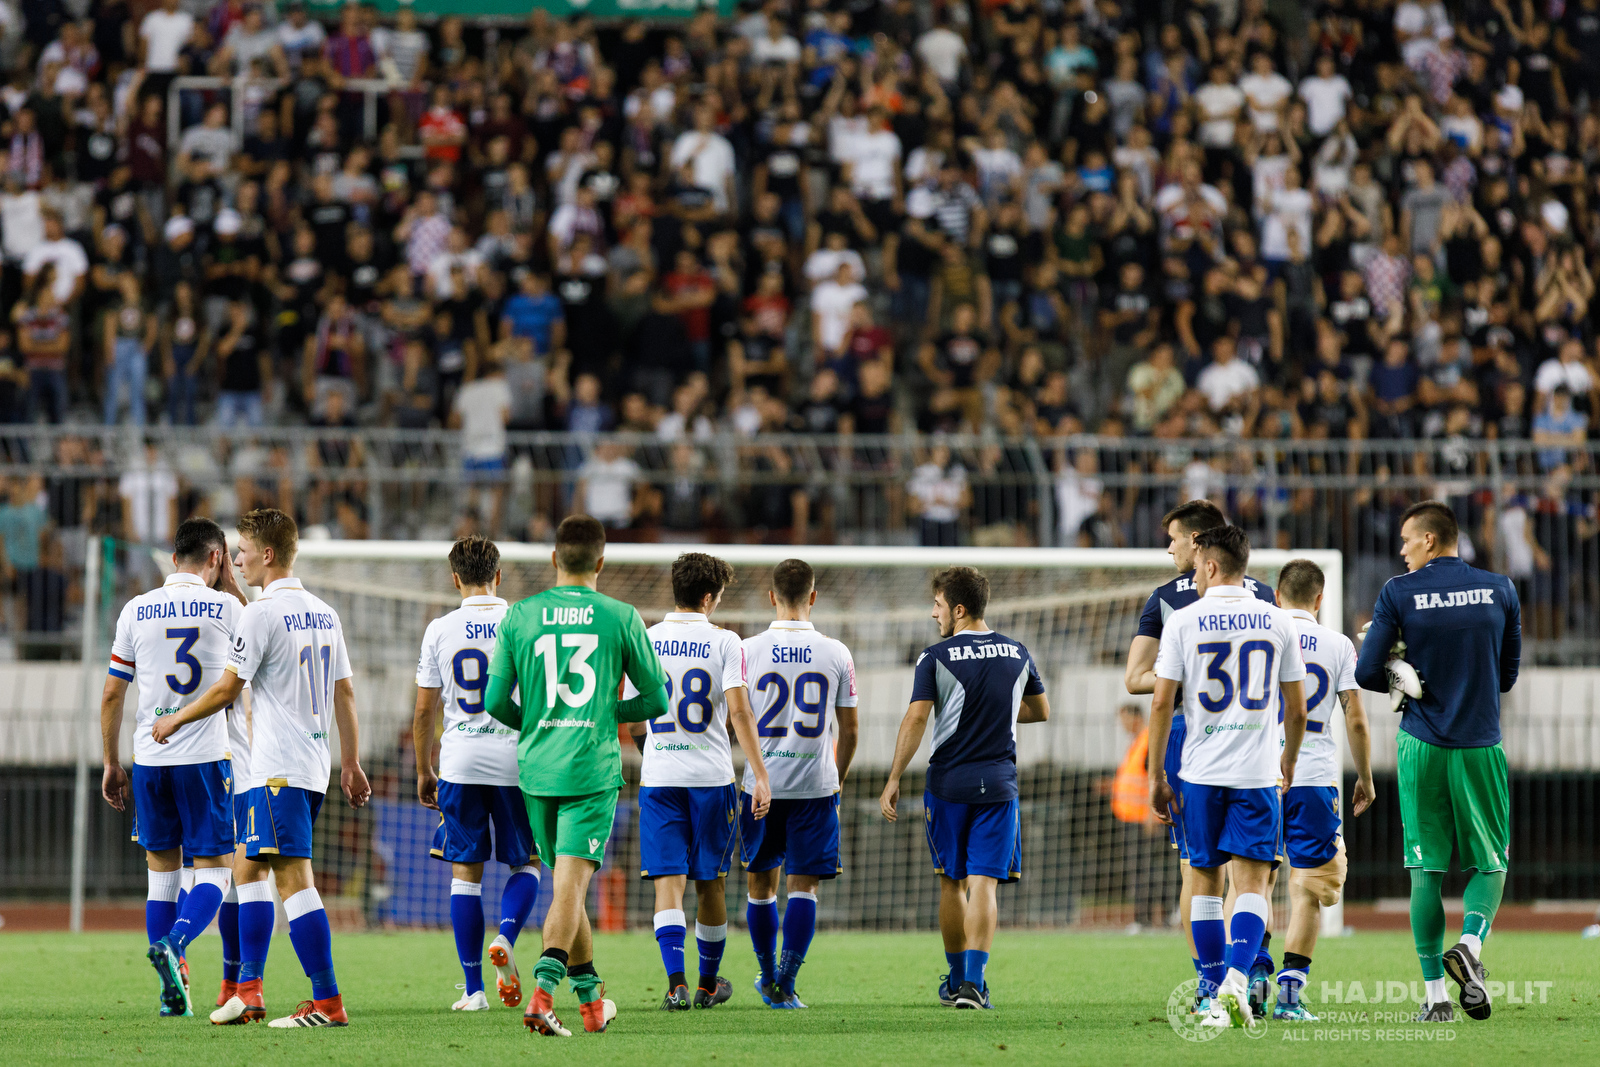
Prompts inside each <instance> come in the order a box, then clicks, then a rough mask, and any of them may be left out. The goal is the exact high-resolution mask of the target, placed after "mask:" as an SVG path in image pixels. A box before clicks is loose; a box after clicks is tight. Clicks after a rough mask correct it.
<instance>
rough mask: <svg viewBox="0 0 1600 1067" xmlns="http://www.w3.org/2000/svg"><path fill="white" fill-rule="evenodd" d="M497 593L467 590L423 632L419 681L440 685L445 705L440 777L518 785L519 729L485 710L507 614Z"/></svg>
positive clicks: (424, 685)
mask: <svg viewBox="0 0 1600 1067" xmlns="http://www.w3.org/2000/svg"><path fill="white" fill-rule="evenodd" d="M506 607H507V605H506V602H505V601H504V600H501V599H500V598H499V597H497V596H469V597H467V598H466V599H465V600H463V601H462V602H461V606H460V607H459V608H457V609H456V610H454V611H452V612H451V613H450V614H448V615H444V616H441V617H439V618H437V619H434V620H433V621H432V622H430V623H429V624H428V629H427V631H426V632H425V633H424V634H423V635H422V655H421V656H419V657H418V659H417V685H418V686H419V687H421V688H424V689H438V690H440V693H439V696H440V698H441V700H442V701H443V708H444V733H443V734H442V735H440V737H439V777H440V778H442V779H444V780H445V781H447V782H454V783H456V784H457V785H516V784H517V732H516V731H515V730H512V729H511V728H510V727H508V726H505V725H503V724H501V723H498V722H496V721H495V720H494V719H492V718H490V717H489V715H488V714H487V713H486V712H485V711H484V710H483V694H484V691H485V690H486V689H487V688H488V686H489V661H490V660H492V659H493V658H494V641H495V631H496V630H497V629H499V626H500V620H501V619H503V618H505V616H506Z"/></svg>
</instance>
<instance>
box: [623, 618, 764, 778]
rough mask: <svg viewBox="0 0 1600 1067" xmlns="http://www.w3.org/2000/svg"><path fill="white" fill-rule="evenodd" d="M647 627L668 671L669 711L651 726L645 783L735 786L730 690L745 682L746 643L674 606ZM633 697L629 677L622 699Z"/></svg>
mask: <svg viewBox="0 0 1600 1067" xmlns="http://www.w3.org/2000/svg"><path fill="white" fill-rule="evenodd" d="M646 633H647V634H648V635H649V638H650V643H651V645H653V646H654V647H655V650H656V657H657V658H658V659H660V660H661V669H662V670H663V671H665V672H666V675H667V713H666V714H665V715H663V716H661V717H660V718H658V719H652V720H651V721H650V722H649V723H648V724H647V726H648V728H649V733H648V734H647V735H646V740H645V746H644V766H643V767H642V768H641V770H640V777H639V783H640V784H641V785H645V786H682V787H687V788H706V787H711V786H725V785H731V784H733V750H732V748H731V746H730V745H729V743H728V696H727V694H728V690H730V689H740V688H743V687H745V686H746V685H747V684H748V682H747V680H746V678H745V655H744V646H743V644H741V642H740V641H739V635H738V634H736V633H734V632H733V631H732V630H724V629H722V628H721V627H719V626H714V625H713V624H712V623H711V622H710V620H708V619H707V618H706V617H705V616H704V615H702V614H700V613H699V612H696V611H674V612H671V613H669V614H668V615H667V616H666V618H664V619H662V621H660V622H658V623H656V624H655V625H654V626H652V627H650V629H649V630H648V631H646ZM635 695H637V690H635V689H634V687H633V685H632V683H627V684H626V685H625V686H624V688H623V698H624V699H628V698H631V697H633V696H635Z"/></svg>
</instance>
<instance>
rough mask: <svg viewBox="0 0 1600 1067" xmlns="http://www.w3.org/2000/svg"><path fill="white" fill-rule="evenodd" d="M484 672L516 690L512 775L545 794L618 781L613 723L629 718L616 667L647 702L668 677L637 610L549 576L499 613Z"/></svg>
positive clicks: (601, 786)
mask: <svg viewBox="0 0 1600 1067" xmlns="http://www.w3.org/2000/svg"><path fill="white" fill-rule="evenodd" d="M489 674H490V676H491V678H500V679H505V680H506V681H507V682H510V683H512V684H514V685H516V686H517V688H518V690H519V691H520V702H521V721H520V724H519V723H515V722H511V723H509V724H510V725H513V726H520V729H521V738H520V740H519V741H518V742H517V765H518V776H517V777H518V780H519V783H520V785H521V786H522V791H523V792H525V793H529V794H532V795H534V796H546V797H565V796H582V795H585V794H588V793H595V792H598V791H600V790H602V789H617V788H619V787H621V785H622V749H621V746H619V745H618V743H617V724H618V722H619V721H631V718H632V717H631V716H630V715H629V714H628V713H627V711H628V709H619V704H620V703H621V701H620V700H619V697H620V696H621V690H622V677H623V675H627V677H628V679H629V680H630V681H631V682H633V685H634V688H636V689H637V690H639V693H640V694H641V697H646V696H648V697H654V698H655V701H650V702H649V703H655V702H659V701H660V699H661V697H660V696H658V694H659V693H660V691H661V690H662V688H663V687H664V686H665V685H666V681H667V677H666V674H665V673H664V672H663V671H662V670H661V661H660V660H658V659H657V658H656V650H655V648H654V646H652V645H651V643H650V638H649V636H648V635H647V634H646V633H645V628H644V620H643V619H641V618H640V617H639V612H638V611H637V610H635V609H634V607H633V606H632V605H631V604H624V603H623V602H622V601H620V600H613V599H612V598H611V597H608V596H605V595H603V594H601V593H597V592H595V591H594V590H593V589H590V588H588V587H587V586H582V585H558V586H554V587H553V588H550V589H546V590H545V591H544V592H542V593H539V594H537V595H535V596H531V597H528V598H527V599H525V600H520V601H518V602H517V603H516V604H513V605H512V606H511V608H510V610H508V611H507V612H506V615H505V618H504V619H503V620H502V621H501V622H500V625H499V628H498V634H497V636H496V640H495V649H494V659H493V660H492V661H491V663H490V665H489ZM639 699H640V698H634V700H630V701H629V702H628V704H629V705H630V706H633V705H636V704H637V702H639ZM491 710H493V711H495V712H496V717H497V718H500V717H501V715H500V713H499V710H500V709H498V708H492V709H491ZM650 714H652V715H653V714H655V712H654V711H652V712H651V713H650Z"/></svg>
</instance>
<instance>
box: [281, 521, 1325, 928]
mask: <svg viewBox="0 0 1600 1067" xmlns="http://www.w3.org/2000/svg"><path fill="white" fill-rule="evenodd" d="M448 549H449V546H448V545H447V544H444V543H425V542H391V543H372V542H306V543H303V544H302V546H301V551H300V558H299V561H298V563H297V565H296V573H297V574H298V575H300V576H301V578H302V579H303V580H304V582H305V584H306V586H307V588H308V589H311V590H312V591H313V592H315V593H316V594H317V595H319V596H321V597H323V598H324V599H326V600H327V601H328V602H329V603H330V604H332V605H333V606H334V607H335V608H336V609H337V610H338V611H339V614H340V617H341V618H342V619H343V621H344V630H345V639H346V642H347V643H348V644H349V647H350V654H351V659H352V662H353V663H354V665H355V667H356V671H357V693H358V702H359V705H360V708H361V715H362V719H363V726H362V736H361V748H362V758H363V763H364V765H365V766H366V767H367V771H368V775H369V777H370V778H371V779H372V782H373V787H374V800H373V803H372V805H371V807H370V809H369V810H367V811H364V812H352V811H351V810H350V809H349V808H347V807H345V806H343V805H342V804H340V803H337V802H335V803H330V804H329V805H327V806H326V807H325V808H324V809H323V810H324V817H323V819H322V823H321V825H320V826H319V831H320V833H321V834H322V835H323V839H322V841H320V842H319V847H318V854H319V856H320V857H322V858H321V861H320V862H321V863H322V865H323V867H324V868H325V871H324V874H323V876H324V877H325V878H326V879H327V880H328V885H329V886H330V888H332V890H333V894H332V895H336V896H340V897H343V898H345V899H346V900H347V901H349V902H351V903H352V904H355V905H356V906H354V907H351V908H350V909H349V910H350V911H351V912H353V913H359V914H360V916H361V917H362V918H363V919H364V921H366V922H369V923H375V924H397V925H409V924H419V923H420V924H439V925H443V924H446V923H448V921H449V915H448V907H449V900H448V895H449V888H448V887H449V870H448V867H447V865H445V864H442V863H439V862H437V861H434V860H430V859H429V858H428V847H429V843H430V842H431V839H432V835H433V830H434V826H435V825H436V823H437V819H438V817H437V815H435V814H434V813H432V812H430V811H428V810H427V809H424V808H422V807H421V806H420V805H419V804H418V803H417V802H416V793H415V762H414V754H413V752H412V750H411V733H410V721H411V712H412V708H413V706H414V702H415V691H416V687H415V681H414V676H415V668H416V658H417V650H418V647H419V646H420V643H421V639H422V633H423V630H424V628H425V627H426V626H427V624H428V622H429V621H430V620H432V619H433V618H435V617H437V616H438V615H440V614H442V613H444V612H446V611H449V610H452V609H454V608H455V607H456V606H458V604H459V602H460V600H459V596H458V595H457V594H456V593H455V592H454V590H453V588H452V586H451V582H450V572H449V567H448V565H447V563H446V562H445V556H446V553H447V552H448ZM689 550H703V551H707V552H711V553H713V554H715V555H718V556H720V557H721V558H723V559H726V560H728V562H729V563H731V564H732V565H733V567H734V571H735V575H736V580H735V583H734V584H733V585H732V586H731V587H730V588H729V589H728V591H727V592H726V593H725V594H724V597H723V601H722V605H721V607H720V608H719V609H718V611H717V612H716V615H715V617H714V620H713V621H715V622H717V623H718V624H719V625H721V626H724V627H727V628H729V629H732V630H734V631H735V632H737V633H739V634H740V635H741V636H750V635H751V634H753V633H756V632H758V631H760V630H762V629H765V628H766V626H767V624H768V623H769V622H770V621H771V619H772V611H771V608H770V606H769V604H768V602H767V595H766V594H767V589H768V579H769V575H770V573H771V568H772V566H773V565H774V564H776V563H777V562H779V561H780V560H782V559H785V558H788V557H790V556H799V557H801V558H804V559H806V560H807V561H808V562H809V563H811V564H812V566H813V567H814V568H815V570H816V575H817V605H816V608H815V610H814V611H813V613H812V619H813V621H814V622H815V623H816V625H817V626H818V628H819V629H821V630H822V631H823V632H825V633H828V634H830V635H831V636H834V637H837V638H839V639H840V640H842V641H844V642H845V644H846V645H847V646H848V647H849V648H850V650H851V653H852V655H853V656H854V659H855V663H856V672H857V683H858V688H859V692H860V699H861V704H860V711H859V717H860V723H861V733H860V742H859V745H858V748H857V750H856V756H855V762H854V764H853V766H852V768H851V771H850V774H849V777H848V779H847V781H846V783H845V786H844V796H843V801H842V803H841V805H840V821H841V849H842V857H841V863H842V865H843V867H844V873H843V874H841V875H840V876H839V878H837V879H836V880H835V881H834V882H832V883H831V884H829V885H828V886H826V887H824V889H823V891H822V893H821V902H820V907H819V921H821V922H823V923H824V924H826V925H830V926H833V927H837V928H854V929H869V930H899V929H927V928H933V927H935V926H936V925H937V908H938V884H937V879H936V878H934V877H933V875H932V872H931V868H930V863H929V859H928V852H927V845H926V843H925V840H924V835H923V831H922V823H923V817H922V816H923V812H922V800H921V797H922V776H923V773H924V769H925V767H926V761H927V755H928V744H929V742H928V740H927V739H926V738H925V739H924V741H923V746H922V750H921V752H919V754H918V758H917V759H916V761H914V762H913V764H912V767H911V772H910V773H909V774H908V775H907V778H906V780H905V781H904V782H903V784H902V797H903V800H902V816H901V818H900V820H899V821H898V822H896V823H892V824H891V823H888V822H886V821H884V819H883V817H882V815H881V814H880V813H879V810H878V795H879V793H880V792H881V791H882V789H883V786H884V783H885V782H886V780H887V775H888V768H889V765H890V762H891V760H892V758H893V753H894V742H895V736H896V733H897V731H898V729H899V725H900V720H901V717H902V716H903V714H904V713H905V709H906V705H907V703H908V701H909V694H910V691H911V680H912V665H913V664H914V662H915V660H916V657H917V654H918V653H920V652H921V651H922V649H924V648H926V647H927V646H928V645H930V644H932V643H933V642H935V641H936V640H938V631H937V629H936V627H935V625H934V623H933V621H932V620H931V618H930V617H929V616H930V611H931V593H930V590H929V577H930V575H931V574H932V573H933V571H935V570H936V569H938V568H940V567H945V566H950V565H952V564H958V563H959V564H967V565H971V566H976V567H979V568H981V569H982V570H983V571H984V573H985V574H986V575H987V576H988V578H989V581H990V584H991V589H992V593H991V600H990V605H989V609H988V611H987V612H986V616H987V621H988V623H989V625H991V626H992V627H994V628H995V629H997V630H999V631H1001V632H1003V633H1005V634H1008V635H1009V636H1012V637H1014V638H1016V639H1018V640H1020V641H1021V642H1022V643H1023V644H1024V645H1026V646H1027V647H1028V648H1029V650H1030V651H1031V652H1032V653H1033V655H1034V657H1035V659H1036V660H1037V662H1038V663H1039V665H1040V669H1041V671H1042V673H1043V674H1044V677H1045V683H1046V687H1047V690H1048V692H1049V696H1050V702H1051V719H1050V721H1049V722H1048V723H1045V724H1041V725H1029V726H1023V727H1020V728H1019V730H1018V742H1017V754H1018V763H1019V771H1020V778H1021V792H1022V820H1021V821H1022V833H1023V844H1022V855H1023V860H1022V862H1023V878H1022V881H1021V882H1020V883H1019V884H1017V885H1015V886H1011V887H1007V888H1005V889H1002V891H1001V893H1000V898H999V899H1000V909H1001V910H1000V920H1001V922H1002V923H1005V924H1007V925H1011V926H1093V927H1124V926H1126V925H1128V924H1129V923H1133V922H1139V923H1141V924H1145V925H1150V924H1152V923H1155V924H1160V923H1164V922H1167V921H1170V920H1171V919H1172V917H1173V916H1174V914H1175V910H1176V905H1177V897H1178V884H1179V883H1178V867H1177V863H1176V860H1175V858H1174V855H1173V853H1172V851H1171V849H1170V847H1169V846H1168V844H1167V842H1166V837H1165V832H1164V828H1162V827H1161V826H1159V824H1155V823H1152V822H1145V823H1128V822H1123V821H1121V820H1119V819H1117V818H1116V817H1115V815H1114V814H1113V812H1112V806H1111V783H1112V778H1113V776H1114V774H1115V772H1116V769H1117V767H1118V765H1119V764H1120V763H1121V762H1122V761H1123V759H1124V757H1125V756H1126V754H1127V751H1128V749H1129V746H1130V745H1131V744H1132V742H1133V741H1134V735H1133V734H1132V733H1130V732H1129V731H1128V730H1127V729H1126V728H1125V726H1124V722H1123V720H1121V719H1120V718H1119V715H1118V710H1119V709H1120V708H1122V707H1124V706H1126V705H1130V704H1131V705H1133V706H1135V707H1137V708H1138V709H1139V711H1140V712H1141V714H1147V713H1148V709H1149V698H1148V697H1142V698H1136V697H1130V696H1129V695H1128V694H1127V692H1126V690H1125V688H1124V685H1123V664H1124V662H1125V659H1126V656H1127V650H1128V645H1129V643H1130V642H1131V640H1132V638H1133V635H1134V632H1135V630H1136V629H1137V627H1138V622H1139V616H1140V613H1141V611H1142V610H1143V608H1144V605H1145V601H1146V599H1147V598H1148V597H1149V595H1150V592H1151V590H1152V589H1154V588H1155V587H1156V586H1157V585H1160V584H1161V583H1163V582H1166V581H1168V580H1170V579H1171V577H1172V574H1173V572H1172V564H1171V561H1170V559H1169V558H1168V557H1167V555H1166V554H1165V553H1164V552H1163V551H1160V550H1126V551H1124V550H1094V549H1034V550H1016V549H920V548H857V547H833V546H830V547H807V548H791V547H781V546H780V547H766V546H735V545H722V546H683V545H637V544H614V545H610V546H608V547H607V550H606V566H605V570H604V572H603V573H602V575H601V579H600V589H601V591H602V592H604V593H606V594H608V595H610V596H613V597H616V598H618V599H620V600H624V601H626V602H628V603H631V604H633V605H634V606H636V607H637V608H638V609H639V612H640V614H641V615H643V617H644V619H645V622H646V623H647V624H648V623H653V622H656V621H658V620H660V619H661V617H662V616H663V615H665V614H666V613H667V612H669V611H671V610H673V604H672V589H671V582H670V577H669V572H670V565H671V562H672V560H673V559H675V558H676V557H677V556H678V555H679V553H681V552H683V551H689ZM1296 557H1309V558H1314V559H1316V560H1317V562H1318V563H1320V564H1321V565H1322V567H1323V569H1324V570H1325V571H1326V572H1328V595H1327V597H1326V598H1325V600H1324V609H1323V614H1324V621H1325V622H1327V623H1328V624H1329V625H1331V626H1333V627H1335V628H1339V627H1340V624H1341V621H1342V620H1341V610H1340V602H1339V601H1340V598H1339V593H1338V591H1339V590H1340V589H1341V588H1342V575H1341V571H1340V557H1339V555H1338V553H1333V552H1326V551H1320V552H1301V553H1295V552H1283V551H1258V552H1256V553H1253V555H1252V558H1251V567H1250V574H1251V576H1252V577H1255V578H1258V579H1261V580H1263V581H1266V582H1269V583H1273V584H1275V582H1276V578H1277V572H1278V569H1279V568H1280V567H1281V566H1282V565H1283V564H1284V563H1285V562H1286V561H1287V560H1289V559H1292V558H1296ZM502 570H503V574H504V584H503V586H502V588H501V595H502V596H504V597H505V598H506V599H508V600H511V601H513V602H514V601H516V600H517V599H519V598H521V597H525V596H529V595H531V594H533V593H536V592H539V591H540V590H542V589H544V588H546V587H547V586H548V585H549V584H550V583H551V581H552V580H553V578H554V571H553V568H552V567H551V563H550V549H549V547H548V546H534V545H505V546H502ZM930 734H931V731H930ZM737 752H738V750H737V748H735V755H736V759H737V758H738V755H737ZM623 754H624V763H625V768H624V772H625V776H626V778H627V780H628V783H629V784H628V787H627V788H626V789H625V790H624V791H623V794H622V796H621V798H620V800H619V802H618V808H617V817H616V822H615V824H614V830H613V834H612V839H611V844H610V847H609V850H608V852H607V855H606V861H605V865H604V867H603V868H602V870H601V872H600V874H599V876H598V877H597V878H596V880H595V889H594V897H593V899H592V901H591V904H592V905H593V910H592V912H591V914H592V915H594V916H595V920H596V923H597V925H599V926H600V927H602V928H609V929H619V928H625V927H643V928H648V927H649V926H650V922H651V913H652V911H653V896H652V892H651V890H650V888H649V885H648V883H645V882H642V881H641V880H640V879H639V876H638V871H639V839H638V815H637V808H636V806H635V802H636V796H637V783H638V780H639V757H638V754H637V751H636V750H635V749H634V747H633V745H632V744H629V743H624V745H623ZM329 816H332V817H331V818H330V817H329ZM491 866H493V865H491ZM499 877H504V872H503V871H501V872H497V873H496V874H495V875H494V878H499ZM496 890H497V884H496V883H495V882H494V881H493V879H491V880H490V881H488V883H487V884H486V886H485V898H486V899H487V900H490V901H493V900H495V899H496ZM324 892H325V893H327V892H328V890H324ZM691 893H692V889H691ZM743 893H744V886H743V878H742V877H741V876H740V874H739V872H738V869H737V868H735V870H734V871H733V872H732V873H731V874H730V878H729V885H728V896H729V904H730V908H729V912H730V914H732V915H734V916H735V917H736V919H737V917H739V916H742V915H743V912H744V909H743V907H742V906H741V903H740V902H741V901H742V900H743ZM1277 897H1278V900H1277V902H1276V903H1277V904H1278V906H1279V907H1282V906H1283V905H1284V903H1285V898H1284V890H1283V887H1280V889H1279V892H1278V894H1277ZM357 902H358V903H357ZM541 908H542V902H541ZM1330 912H1332V913H1331V914H1329V915H1328V916H1326V917H1325V918H1326V925H1327V926H1328V927H1329V928H1331V929H1337V928H1338V927H1339V924H1340V921H1341V920H1340V917H1339V915H1338V914H1337V913H1336V910H1335V909H1330ZM1284 917H1285V918H1286V915H1285V916H1284ZM1280 928H1281V927H1280Z"/></svg>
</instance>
